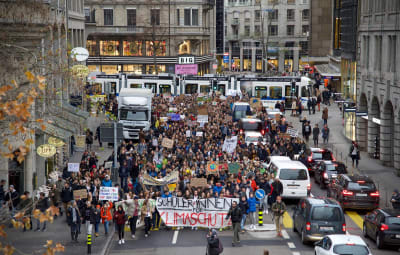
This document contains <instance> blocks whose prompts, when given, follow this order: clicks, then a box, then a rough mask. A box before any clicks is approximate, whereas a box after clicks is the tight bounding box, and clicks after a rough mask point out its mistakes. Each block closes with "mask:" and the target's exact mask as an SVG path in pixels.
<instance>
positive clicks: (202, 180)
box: [190, 178, 208, 187]
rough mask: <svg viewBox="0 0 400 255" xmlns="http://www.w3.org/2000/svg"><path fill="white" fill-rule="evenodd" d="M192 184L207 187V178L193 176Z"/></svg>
mask: <svg viewBox="0 0 400 255" xmlns="http://www.w3.org/2000/svg"><path fill="white" fill-rule="evenodd" d="M190 184H191V185H192V187H207V185H208V184H207V179H206V178H192V179H191V180H190Z"/></svg>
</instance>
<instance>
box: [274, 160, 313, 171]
mask: <svg viewBox="0 0 400 255" xmlns="http://www.w3.org/2000/svg"><path fill="white" fill-rule="evenodd" d="M274 164H275V165H276V166H277V167H278V168H288V169H291V168H293V167H296V169H298V168H301V169H306V170H307V167H306V166H305V165H304V164H303V163H301V162H300V161H297V160H278V161H274Z"/></svg>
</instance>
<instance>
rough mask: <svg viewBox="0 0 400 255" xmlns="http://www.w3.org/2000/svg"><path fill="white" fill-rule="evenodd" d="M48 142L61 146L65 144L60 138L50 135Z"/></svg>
mask: <svg viewBox="0 0 400 255" xmlns="http://www.w3.org/2000/svg"><path fill="white" fill-rule="evenodd" d="M48 142H49V144H51V145H54V146H55V147H62V146H64V144H65V143H64V142H63V141H62V140H60V139H58V138H55V137H50V138H49V140H48Z"/></svg>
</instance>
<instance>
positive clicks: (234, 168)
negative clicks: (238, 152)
mask: <svg viewBox="0 0 400 255" xmlns="http://www.w3.org/2000/svg"><path fill="white" fill-rule="evenodd" d="M228 170H229V173H231V174H237V173H239V170H240V165H239V163H236V162H235V163H229V164H228Z"/></svg>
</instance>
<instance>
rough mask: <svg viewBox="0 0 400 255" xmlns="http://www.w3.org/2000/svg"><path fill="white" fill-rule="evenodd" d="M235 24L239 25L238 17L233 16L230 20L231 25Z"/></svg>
mask: <svg viewBox="0 0 400 255" xmlns="http://www.w3.org/2000/svg"><path fill="white" fill-rule="evenodd" d="M237 25H239V19H238V18H234V19H233V20H232V26H237Z"/></svg>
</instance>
